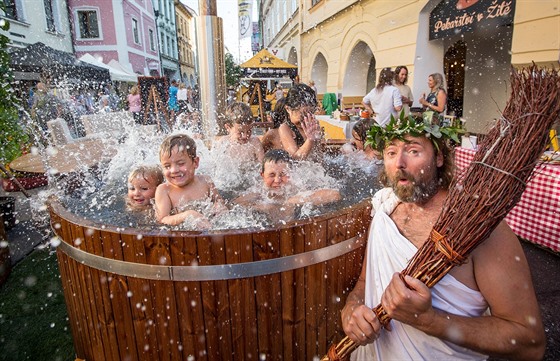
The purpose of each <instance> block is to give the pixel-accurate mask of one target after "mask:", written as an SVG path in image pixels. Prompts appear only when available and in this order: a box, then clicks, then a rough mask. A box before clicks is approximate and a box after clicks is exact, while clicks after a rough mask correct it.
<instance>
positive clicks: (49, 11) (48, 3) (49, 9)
mask: <svg viewBox="0 0 560 361" xmlns="http://www.w3.org/2000/svg"><path fill="white" fill-rule="evenodd" d="M43 5H44V6H45V19H46V20H47V30H48V31H52V32H55V31H56V27H55V25H54V13H53V4H52V0H43Z"/></svg>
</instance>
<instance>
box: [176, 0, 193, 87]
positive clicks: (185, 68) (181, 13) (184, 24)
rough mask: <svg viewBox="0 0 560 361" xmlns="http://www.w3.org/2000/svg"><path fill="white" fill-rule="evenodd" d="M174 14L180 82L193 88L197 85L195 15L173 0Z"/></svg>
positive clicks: (177, 0)
mask: <svg viewBox="0 0 560 361" xmlns="http://www.w3.org/2000/svg"><path fill="white" fill-rule="evenodd" d="M175 13H176V23H177V48H178V55H179V68H180V75H181V81H182V82H183V83H184V84H185V85H186V86H191V87H194V85H195V84H197V83H198V76H197V69H198V67H197V64H196V56H195V55H196V52H195V49H196V39H195V25H194V17H195V16H196V14H195V12H194V10H193V9H191V8H189V7H188V6H186V5H185V4H183V3H181V2H180V1H179V0H175Z"/></svg>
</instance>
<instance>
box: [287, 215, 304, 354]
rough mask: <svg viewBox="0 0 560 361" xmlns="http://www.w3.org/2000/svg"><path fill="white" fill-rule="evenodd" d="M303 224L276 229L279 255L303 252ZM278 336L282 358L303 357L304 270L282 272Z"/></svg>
mask: <svg viewBox="0 0 560 361" xmlns="http://www.w3.org/2000/svg"><path fill="white" fill-rule="evenodd" d="M304 251H305V235H304V231H303V226H294V227H293V228H288V229H283V230H282V231H281V233H280V253H281V256H282V257H284V256H289V255H293V254H299V253H303V252H304ZM281 277H282V326H283V327H282V331H283V334H284V337H283V338H282V342H283V350H284V359H285V360H307V358H306V356H305V353H306V349H305V326H306V325H305V287H306V285H305V284H304V279H305V271H304V269H303V268H298V269H296V270H293V271H287V272H282V276H281Z"/></svg>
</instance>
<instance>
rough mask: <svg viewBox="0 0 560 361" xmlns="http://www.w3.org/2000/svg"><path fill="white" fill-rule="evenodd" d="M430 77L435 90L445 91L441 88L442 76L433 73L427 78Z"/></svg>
mask: <svg viewBox="0 0 560 361" xmlns="http://www.w3.org/2000/svg"><path fill="white" fill-rule="evenodd" d="M430 76H431V77H432V79H434V83H435V88H436V89H441V90H443V91H445V87H444V86H443V75H441V74H440V73H433V74H430V75H429V76H428V77H430Z"/></svg>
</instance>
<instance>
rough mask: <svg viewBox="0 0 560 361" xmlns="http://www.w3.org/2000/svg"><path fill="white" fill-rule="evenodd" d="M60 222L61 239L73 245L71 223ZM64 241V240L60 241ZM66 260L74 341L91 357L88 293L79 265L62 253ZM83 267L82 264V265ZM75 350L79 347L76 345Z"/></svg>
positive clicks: (93, 340) (92, 336) (93, 337)
mask: <svg viewBox="0 0 560 361" xmlns="http://www.w3.org/2000/svg"><path fill="white" fill-rule="evenodd" d="M61 224H62V228H61V231H62V234H63V239H65V240H68V241H69V242H68V243H70V245H72V246H73V240H74V235H73V234H72V232H73V229H72V224H70V223H69V222H68V221H66V220H63V222H62V223H61ZM62 242H64V240H63V241H62ZM64 257H65V258H66V260H67V263H66V267H67V269H68V270H69V276H70V278H71V280H72V295H71V297H70V298H69V299H68V300H67V302H69V303H70V304H71V305H73V306H74V307H76V317H75V318H74V322H75V323H74V325H75V326H76V328H77V333H78V336H77V338H76V341H74V343H79V344H81V345H82V347H81V349H82V350H83V352H84V353H83V354H82V355H81V356H83V357H84V358H85V357H91V356H92V355H93V346H94V344H97V343H96V338H95V337H96V336H95V333H94V332H93V330H91V329H90V323H91V310H90V308H91V305H90V304H89V302H87V301H88V300H89V298H87V297H89V295H88V294H87V292H86V289H85V285H84V283H83V278H82V273H83V272H81V271H80V270H79V267H80V265H79V264H78V263H77V262H76V261H74V260H73V259H72V258H70V257H68V256H66V255H64ZM82 267H83V266H82ZM76 348H77V350H78V349H79V348H80V347H76Z"/></svg>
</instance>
